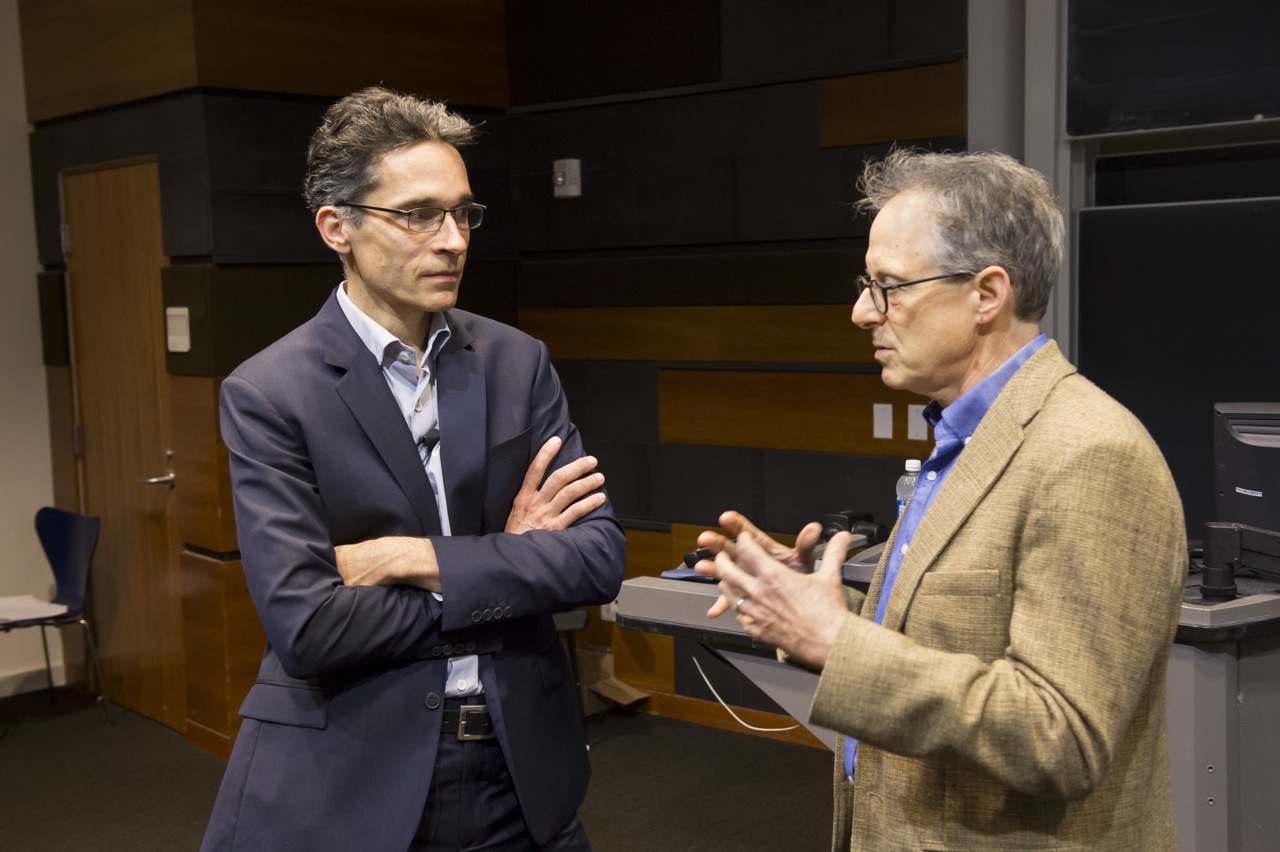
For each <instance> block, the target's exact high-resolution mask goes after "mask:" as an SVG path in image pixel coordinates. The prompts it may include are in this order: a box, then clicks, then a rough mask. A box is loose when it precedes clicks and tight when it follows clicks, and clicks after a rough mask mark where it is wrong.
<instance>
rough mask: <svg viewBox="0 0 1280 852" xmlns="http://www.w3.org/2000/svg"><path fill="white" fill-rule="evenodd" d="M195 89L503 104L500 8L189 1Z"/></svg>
mask: <svg viewBox="0 0 1280 852" xmlns="http://www.w3.org/2000/svg"><path fill="white" fill-rule="evenodd" d="M188 2H190V3H191V4H192V6H193V7H194V10H195V11H194V18H195V42H196V52H197V57H198V62H197V71H198V75H199V81H200V85H202V86H215V87H219V88H229V89H251V90H257V91H273V92H292V93H296V94H319V95H344V94H347V93H348V92H351V91H354V90H356V89H359V88H363V87H364V86H371V85H385V86H389V87H391V88H394V89H399V90H401V91H407V92H413V93H414V94H418V95H424V96H428V97H433V98H439V99H445V100H448V101H450V102H452V103H455V104H471V105H475V106H497V107H501V106H506V105H507V103H508V100H509V97H508V91H507V89H508V86H507V46H506V12H505V3H504V0H421V2H416V3H405V2H401V0H364V2H362V3H360V4H358V5H356V6H352V5H348V4H345V3H313V2H307V0H273V2H270V3H262V2H257V0H188Z"/></svg>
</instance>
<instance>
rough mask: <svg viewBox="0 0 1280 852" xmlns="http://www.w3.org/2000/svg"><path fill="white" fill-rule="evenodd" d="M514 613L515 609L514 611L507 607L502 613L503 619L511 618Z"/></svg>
mask: <svg viewBox="0 0 1280 852" xmlns="http://www.w3.org/2000/svg"><path fill="white" fill-rule="evenodd" d="M513 612H515V610H514V609H512V608H511V607H507V608H506V609H504V610H503V611H502V617H503V618H510V617H511V614H512V613H513Z"/></svg>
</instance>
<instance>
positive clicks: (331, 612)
mask: <svg viewBox="0 0 1280 852" xmlns="http://www.w3.org/2000/svg"><path fill="white" fill-rule="evenodd" d="M221 409H222V437H223V441H224V443H225V444H226V446H227V452H228V461H229V465H230V473H231V481H232V486H233V495H234V502H235V515H236V531H237V535H238V538H239V542H240V553H241V558H242V561H243V564H244V570H245V575H246V577H247V580H248V585H249V593H250V595H251V596H252V598H253V601H254V605H255V607H256V608H257V611H258V616H259V618H260V619H261V621H262V624H263V627H264V628H265V630H266V633H267V640H268V641H269V642H270V643H271V647H272V649H273V650H274V651H275V653H276V655H277V656H278V657H279V659H280V662H281V665H282V666H283V667H284V669H285V672H286V673H287V674H289V675H290V676H292V677H296V678H310V677H316V676H319V675H324V674H331V673H334V672H339V671H344V670H347V669H352V668H355V667H359V666H366V665H375V664H385V663H389V662H394V661H397V660H409V659H418V658H423V657H427V656H430V653H429V651H428V649H429V648H430V647H431V646H433V645H437V646H438V645H439V644H440V642H441V639H440V635H439V628H440V604H439V602H438V601H436V600H435V599H434V598H432V596H431V595H429V594H427V593H425V592H423V591H421V590H418V589H416V588H411V587H408V586H346V585H343V582H342V577H341V575H340V574H339V573H338V570H337V566H336V561H335V555H334V543H333V541H332V538H331V532H330V530H329V527H328V523H327V521H326V513H325V507H324V505H323V498H322V495H321V493H320V488H319V487H318V484H317V481H316V479H317V478H316V473H315V469H314V465H313V463H312V461H311V458H310V456H309V451H308V447H307V442H306V439H305V435H304V432H303V429H302V426H301V424H300V423H298V422H297V418H296V417H294V416H292V415H291V414H289V413H285V412H282V411H280V410H278V409H277V407H276V406H274V405H273V404H272V402H271V400H269V399H268V398H267V396H266V395H264V394H263V393H262V391H261V390H259V388H257V387H255V386H254V385H253V384H252V383H250V382H249V381H247V380H245V379H243V378H239V377H236V376H232V377H229V378H228V379H226V380H225V381H224V382H223V384H222V392H221ZM329 499H333V497H332V496H330V497H329Z"/></svg>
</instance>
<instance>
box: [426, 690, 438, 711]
mask: <svg viewBox="0 0 1280 852" xmlns="http://www.w3.org/2000/svg"><path fill="white" fill-rule="evenodd" d="M426 705H427V709H428V710H434V709H436V708H437V707H439V706H440V696H439V695H437V694H435V693H434V692H428V693H427V700H426Z"/></svg>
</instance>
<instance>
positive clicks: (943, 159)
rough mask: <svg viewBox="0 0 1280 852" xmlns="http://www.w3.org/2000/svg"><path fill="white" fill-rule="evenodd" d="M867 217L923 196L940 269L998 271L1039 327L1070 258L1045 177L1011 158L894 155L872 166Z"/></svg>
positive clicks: (864, 205) (865, 176)
mask: <svg viewBox="0 0 1280 852" xmlns="http://www.w3.org/2000/svg"><path fill="white" fill-rule="evenodd" d="M858 188H859V189H860V190H862V192H863V193H864V194H865V195H866V198H864V199H862V200H860V201H859V202H857V205H856V206H857V207H858V209H860V210H863V211H867V212H870V213H871V214H873V215H874V214H875V213H877V212H879V211H880V210H882V209H883V208H884V206H885V205H886V204H888V203H889V202H890V201H891V200H892V199H893V198H895V197H896V196H898V195H901V194H903V193H914V192H919V193H921V194H923V196H924V197H925V198H926V199H927V201H928V206H929V208H930V210H931V211H932V213H933V220H934V225H935V229H934V233H935V235H936V237H937V244H936V246H935V247H934V255H935V256H934V258H933V260H934V262H936V263H937V265H938V269H939V270H941V271H947V270H964V271H974V272H976V271H978V270H980V269H984V268H986V267H988V266H999V267H1002V268H1003V269H1004V270H1005V271H1007V272H1008V273H1009V280H1010V281H1011V282H1012V284H1013V292H1014V313H1015V314H1016V315H1017V316H1018V317H1019V318H1020V319H1024V320H1036V321H1038V320H1040V319H1041V318H1043V317H1044V313H1045V310H1046V309H1047V308H1048V306H1049V295H1050V293H1051V292H1052V290H1053V285H1054V282H1056V281H1057V279H1058V272H1059V271H1060V270H1061V268H1062V262H1063V258H1064V257H1065V254H1066V247H1065V242H1066V226H1065V223H1064V221H1063V217H1062V210H1061V209H1059V207H1058V205H1057V202H1056V201H1055V200H1054V195H1053V189H1052V187H1050V185H1049V182H1048V181H1047V180H1046V179H1045V178H1044V176H1043V175H1042V174H1040V173H1039V172H1037V171H1036V170H1035V169H1032V168H1028V167H1027V166H1024V165H1022V164H1021V163H1019V162H1018V161H1017V160H1015V159H1014V158H1013V157H1010V156H1008V155H1007V154H999V153H988V152H967V153H958V154H953V153H931V152H924V151H918V150H913V149H895V150H893V151H890V153H889V154H888V155H887V156H886V157H885V158H884V159H883V160H880V161H878V162H871V163H868V164H867V166H866V168H865V169H864V170H863V173H862V178H861V179H860V180H859V182H858Z"/></svg>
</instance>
